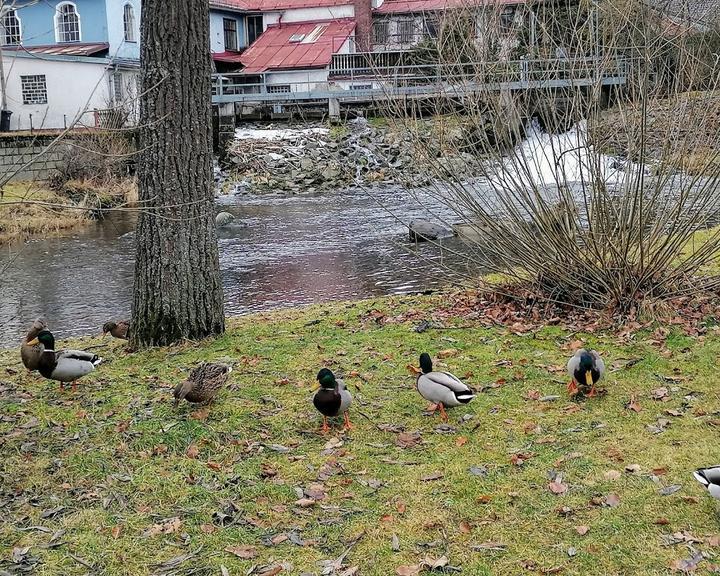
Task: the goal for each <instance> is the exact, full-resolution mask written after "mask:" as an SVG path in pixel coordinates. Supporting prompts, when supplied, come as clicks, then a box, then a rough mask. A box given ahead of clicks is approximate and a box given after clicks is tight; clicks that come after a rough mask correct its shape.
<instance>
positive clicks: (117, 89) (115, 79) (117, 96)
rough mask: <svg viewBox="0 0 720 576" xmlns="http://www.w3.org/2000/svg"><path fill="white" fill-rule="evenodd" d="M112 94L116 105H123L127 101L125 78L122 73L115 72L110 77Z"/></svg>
mask: <svg viewBox="0 0 720 576" xmlns="http://www.w3.org/2000/svg"><path fill="white" fill-rule="evenodd" d="M110 93H111V94H112V98H113V102H114V103H115V104H121V103H122V102H123V100H125V94H124V91H123V77H122V74H121V73H120V72H115V73H113V74H112V75H111V76H110Z"/></svg>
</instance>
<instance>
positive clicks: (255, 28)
mask: <svg viewBox="0 0 720 576" xmlns="http://www.w3.org/2000/svg"><path fill="white" fill-rule="evenodd" d="M247 29H248V31H247V43H248V46H249V45H250V44H252V43H253V42H255V40H256V39H257V37H258V36H260V34H262V33H263V17H262V15H257V16H248V17H247Z"/></svg>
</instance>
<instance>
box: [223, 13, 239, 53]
mask: <svg viewBox="0 0 720 576" xmlns="http://www.w3.org/2000/svg"><path fill="white" fill-rule="evenodd" d="M223 34H224V35H225V50H228V51H230V52H237V49H238V36H237V20H235V18H223Z"/></svg>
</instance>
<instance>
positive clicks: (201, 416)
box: [190, 408, 210, 422]
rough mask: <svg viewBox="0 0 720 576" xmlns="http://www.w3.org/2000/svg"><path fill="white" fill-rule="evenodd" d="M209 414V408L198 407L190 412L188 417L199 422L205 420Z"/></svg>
mask: <svg viewBox="0 0 720 576" xmlns="http://www.w3.org/2000/svg"><path fill="white" fill-rule="evenodd" d="M209 414H210V408H200V409H199V410H195V411H193V412H190V418H192V419H193V420H199V421H200V422H205V420H207V417H208V415H209Z"/></svg>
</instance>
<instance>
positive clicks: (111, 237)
mask: <svg viewBox="0 0 720 576" xmlns="http://www.w3.org/2000/svg"><path fill="white" fill-rule="evenodd" d="M218 202H219V206H218V210H223V211H227V212H231V213H232V214H233V215H234V216H235V217H236V220H235V222H234V223H233V224H231V225H229V226H228V227H226V228H223V229H221V230H220V231H219V248H220V267H221V271H222V281H223V286H224V289H225V311H226V314H227V315H239V314H247V313H249V312H255V311H260V310H268V309H273V308H281V307H289V306H298V305H302V304H310V303H316V302H326V301H332V300H345V299H357V298H363V297H370V296H374V295H384V294H403V293H409V292H415V291H423V290H428V289H432V288H434V287H437V286H439V285H441V284H447V283H449V282H451V281H452V280H453V279H460V276H458V275H457V274H455V275H450V274H445V275H441V276H438V272H437V264H439V263H445V262H446V261H447V260H448V259H450V260H451V261H453V262H454V263H457V261H458V259H459V258H458V257H453V255H452V254H450V253H449V252H448V249H449V250H455V249H462V242H461V241H459V240H458V239H456V238H448V239H446V240H444V241H443V246H442V247H440V246H433V245H430V244H419V245H415V244H411V243H410V242H409V241H408V237H407V228H406V227H405V226H404V224H403V222H405V223H407V222H409V221H410V220H411V219H412V218H415V217H428V216H429V214H428V209H427V207H426V206H427V205H428V204H427V203H429V202H431V201H430V200H429V199H428V198H427V197H426V196H423V195H422V194H421V193H413V194H410V193H408V192H405V191H403V190H402V189H399V188H397V187H384V188H375V189H373V190H371V191H369V192H368V191H364V190H361V189H350V190H338V191H334V192H330V193H323V194H322V195H314V196H280V195H278V196H272V195H262V196H250V195H244V196H243V195H228V196H222V197H220V199H219V200H218ZM381 204H382V206H383V207H381ZM423 204H425V206H423ZM430 205H432V204H430ZM438 210H439V211H440V214H441V215H444V216H446V217H448V219H449V220H452V217H451V216H450V215H448V213H447V211H444V212H443V210H442V209H441V208H438ZM437 213H438V212H436V214H437ZM455 219H457V218H455ZM133 230H134V219H133V217H132V216H130V215H128V214H116V215H113V216H112V217H110V218H108V219H106V220H104V221H100V222H96V223H92V224H90V225H88V226H86V227H84V228H83V229H82V230H80V231H78V232H75V233H73V234H70V235H67V236H62V237H56V238H48V239H45V240H33V241H31V242H28V243H26V244H24V245H23V244H16V245H14V246H11V247H10V248H9V249H8V248H5V249H4V251H3V252H2V254H1V255H0V270H2V269H3V268H6V269H5V271H4V272H3V274H2V278H0V327H1V328H2V329H1V330H0V346H2V347H5V346H12V345H15V344H16V343H18V342H19V341H20V338H21V337H22V335H23V334H24V333H25V332H26V331H27V326H28V325H29V324H30V323H32V321H33V319H35V318H36V317H37V316H39V315H44V316H45V317H46V318H47V320H48V322H49V325H50V327H51V329H52V330H53V331H54V332H55V333H56V335H57V336H58V337H60V338H67V337H70V336H79V335H86V334H98V333H100V329H101V326H102V324H103V323H104V322H106V321H107V320H110V319H117V318H126V317H128V316H129V313H130V299H131V291H132V282H133V280H132V278H133V260H134V231H133ZM414 250H417V254H416V255H414V254H412V253H411V252H410V251H414ZM11 260H12V262H11Z"/></svg>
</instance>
